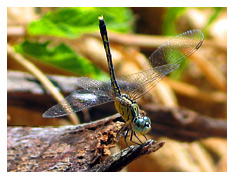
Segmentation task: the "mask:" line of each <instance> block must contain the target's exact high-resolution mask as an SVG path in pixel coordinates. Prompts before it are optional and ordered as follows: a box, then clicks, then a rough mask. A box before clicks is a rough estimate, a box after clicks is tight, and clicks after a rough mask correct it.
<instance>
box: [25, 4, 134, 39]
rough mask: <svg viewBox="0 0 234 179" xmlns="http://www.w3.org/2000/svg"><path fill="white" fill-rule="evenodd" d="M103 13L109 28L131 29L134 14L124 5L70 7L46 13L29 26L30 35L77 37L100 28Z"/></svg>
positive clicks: (114, 29)
mask: <svg viewBox="0 0 234 179" xmlns="http://www.w3.org/2000/svg"><path fill="white" fill-rule="evenodd" d="M101 15H103V16H104V19H105V22H106V24H107V25H108V30H112V31H116V32H129V31H131V21H132V19H133V14H132V12H131V10H130V9H129V8H124V7H70V8H59V9H57V10H56V11H51V12H49V13H47V14H45V15H44V16H43V17H42V18H41V19H39V20H37V21H34V22H32V23H30V24H29V26H28V33H29V34H30V35H52V36H60V37H70V38H75V37H77V36H79V35H80V34H82V33H89V32H93V31H97V30H98V17H99V16H101Z"/></svg>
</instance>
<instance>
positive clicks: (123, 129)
mask: <svg viewBox="0 0 234 179" xmlns="http://www.w3.org/2000/svg"><path fill="white" fill-rule="evenodd" d="M126 128H127V125H124V126H123V127H122V128H121V129H120V130H119V131H118V132H117V135H116V139H117V141H118V144H119V148H120V150H121V151H122V150H123V149H122V147H121V144H120V140H119V138H120V134H121V133H122V132H124V131H125V130H126ZM127 130H128V129H127ZM127 135H128V131H127V134H126V135H125V136H124V140H125V143H126V144H127V145H128V143H127V142H126V137H127Z"/></svg>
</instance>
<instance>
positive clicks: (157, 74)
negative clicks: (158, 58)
mask: <svg viewBox="0 0 234 179" xmlns="http://www.w3.org/2000/svg"><path fill="white" fill-rule="evenodd" d="M177 68H179V64H167V65H162V66H159V67H155V68H152V69H149V70H145V71H141V72H139V73H134V74H131V75H127V76H121V77H119V78H117V79H118V80H117V81H118V82H119V86H120V89H121V91H123V92H124V93H126V94H128V95H129V96H130V97H131V98H133V99H135V100H136V99H137V98H139V97H140V96H142V95H143V94H145V93H147V92H148V91H149V90H150V89H151V88H153V87H154V86H155V85H156V84H157V83H158V82H159V81H160V80H161V79H162V78H163V77H164V76H165V75H167V74H169V73H171V72H172V71H174V70H176V69H177Z"/></svg>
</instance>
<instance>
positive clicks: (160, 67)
mask: <svg viewBox="0 0 234 179" xmlns="http://www.w3.org/2000/svg"><path fill="white" fill-rule="evenodd" d="M203 40H204V35H203V33H202V32H201V31H200V30H190V31H187V32H184V33H182V34H180V35H177V36H175V37H174V38H172V39H171V40H169V41H167V42H165V43H164V44H163V45H161V46H160V47H158V48H157V50H155V51H154V52H153V53H152V55H151V56H150V57H149V62H150V64H151V69H149V70H145V71H142V72H139V73H135V74H132V75H127V76H122V77H119V78H117V82H118V83H120V82H121V84H122V85H124V86H129V87H128V88H126V90H125V93H127V94H128V95H129V96H130V97H132V98H133V99H137V98H139V97H140V96H141V95H143V94H145V93H146V92H148V91H149V90H150V89H151V88H152V87H153V86H155V85H156V84H157V83H158V82H159V81H160V80H161V79H162V78H163V77H164V76H165V75H167V74H169V73H171V72H172V71H174V70H176V69H177V68H179V66H180V64H181V62H183V61H184V60H185V59H186V58H187V57H189V56H190V55H192V54H193V53H194V52H195V51H196V50H197V49H199V48H200V46H201V45H202V42H203ZM119 85H120V84H119ZM120 88H121V85H120ZM121 90H122V88H121Z"/></svg>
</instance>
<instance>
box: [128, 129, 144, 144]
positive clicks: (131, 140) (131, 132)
mask: <svg viewBox="0 0 234 179" xmlns="http://www.w3.org/2000/svg"><path fill="white" fill-rule="evenodd" d="M133 134H134V135H135V136H136V133H135V132H134V131H133V130H132V132H131V137H130V141H131V142H132V143H135V144H137V145H140V144H139V143H137V142H135V141H133V140H132V136H133ZM136 137H137V136H136ZM137 139H138V140H139V141H140V139H139V138H138V137H137ZM140 142H141V141H140ZM141 143H142V142H141Z"/></svg>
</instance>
